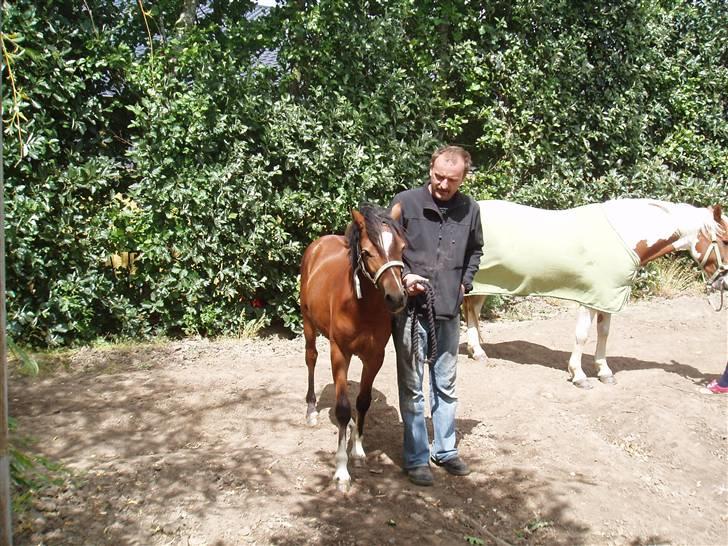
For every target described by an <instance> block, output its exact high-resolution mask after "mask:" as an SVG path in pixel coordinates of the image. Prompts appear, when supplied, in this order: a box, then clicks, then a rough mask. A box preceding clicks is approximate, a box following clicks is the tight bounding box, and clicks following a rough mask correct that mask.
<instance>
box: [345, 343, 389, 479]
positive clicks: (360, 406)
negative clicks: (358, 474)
mask: <svg viewBox="0 0 728 546" xmlns="http://www.w3.org/2000/svg"><path fill="white" fill-rule="evenodd" d="M381 345H384V344H381ZM382 362H384V351H383V350H382V351H377V352H376V354H374V355H366V356H362V370H361V381H360V382H359V395H358V396H357V397H356V423H355V424H354V423H352V425H353V426H352V431H351V457H352V458H353V459H354V464H356V465H361V464H362V463H363V462H364V459H365V458H366V454H365V453H364V445H363V443H364V422H365V420H366V416H367V411H369V406H371V403H372V387H373V386H374V378H375V377H376V376H377V373H379V370H380V368H381V367H382Z"/></svg>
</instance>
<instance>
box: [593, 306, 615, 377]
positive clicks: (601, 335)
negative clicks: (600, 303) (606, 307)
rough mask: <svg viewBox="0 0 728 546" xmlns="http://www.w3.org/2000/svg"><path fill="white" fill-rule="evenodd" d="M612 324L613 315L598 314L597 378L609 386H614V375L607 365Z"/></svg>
mask: <svg viewBox="0 0 728 546" xmlns="http://www.w3.org/2000/svg"><path fill="white" fill-rule="evenodd" d="M611 322H612V315H611V313H604V312H602V311H600V312H599V313H597V349H596V351H595V353H594V363H595V364H596V365H597V377H599V381H601V382H602V383H607V384H610V385H611V384H614V383H616V381H615V380H614V374H613V373H612V370H610V369H609V365H608V364H607V338H608V337H609V325H610V323H611Z"/></svg>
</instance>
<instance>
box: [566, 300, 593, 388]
mask: <svg viewBox="0 0 728 546" xmlns="http://www.w3.org/2000/svg"><path fill="white" fill-rule="evenodd" d="M594 315H596V311H594V310H593V309H590V308H588V307H584V306H583V305H580V306H579V310H578V311H577V312H576V329H575V330H576V331H575V333H574V337H575V340H574V350H573V351H572V352H571V357H570V358H569V373H570V374H571V382H572V383H573V384H574V385H576V386H577V387H580V388H582V389H591V388H592V386H591V385H589V381H588V380H587V378H586V374H585V373H584V370H582V369H581V357H582V355H583V354H584V346H585V345H586V342H587V340H588V339H589V329H590V328H591V325H592V322H593V321H594Z"/></svg>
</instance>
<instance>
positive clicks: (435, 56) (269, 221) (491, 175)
mask: <svg viewBox="0 0 728 546" xmlns="http://www.w3.org/2000/svg"><path fill="white" fill-rule="evenodd" d="M147 4H148V5H147ZM484 4H486V5H484ZM726 6H727V5H726V3H725V2H724V1H722V0H706V1H691V2H687V1H680V2H679V1H659V2H658V1H648V0H624V1H619V2H581V1H578V2H577V1H571V0H541V1H538V2H536V1H532V0H508V1H499V0H496V1H494V2H488V3H482V2H474V1H473V2H471V1H468V0H454V1H450V2H435V1H431V2H430V1H422V2H413V1H411V0H391V1H369V2H367V1H356V2H353V1H349V0H321V1H319V2H309V1H306V0H291V1H289V2H287V3H285V4H284V5H279V6H278V7H276V8H273V9H271V10H270V11H269V12H268V13H267V14H266V13H265V12H264V13H262V14H260V13H259V16H257V17H256V16H254V15H253V14H255V13H256V9H255V6H254V4H252V3H251V2H246V1H235V0H234V1H222V0H209V1H205V2H203V1H194V0H192V1H191V0H184V1H183V0H161V1H158V2H139V1H138V0H137V1H133V0H128V1H122V2H119V1H118V0H116V1H115V0H86V2H72V1H70V0H17V1H14V2H6V3H4V4H3V14H2V15H3V21H2V27H3V34H2V45H3V76H2V77H3V81H2V83H3V88H2V100H3V131H4V132H3V137H4V157H3V160H4V174H5V201H6V239H7V249H6V250H7V258H6V261H7V289H8V294H7V297H8V307H9V308H8V329H9V333H10V335H11V336H12V337H13V339H15V340H16V341H22V342H24V343H28V344H32V345H37V346H58V345H71V344H79V343H86V342H89V341H92V340H94V339H97V338H99V337H104V338H120V337H135V338H137V337H146V336H152V335H185V334H198V333H199V334H202V335H215V334H236V333H240V332H243V331H245V330H246V329H248V328H250V326H251V324H259V323H260V322H266V321H271V320H273V321H278V322H281V323H282V324H284V325H285V326H286V327H288V328H290V329H293V330H295V329H296V328H297V327H298V323H299V312H298V304H297V296H298V294H297V272H298V265H299V260H300V257H301V255H302V253H303V250H304V248H305V247H306V245H307V244H308V243H309V242H310V241H311V240H313V239H314V238H316V237H317V236H319V235H321V234H323V233H331V232H341V231H343V229H344V227H345V225H346V223H347V222H348V220H349V211H350V209H351V208H352V207H353V206H355V205H356V204H357V203H358V202H360V201H361V200H363V199H367V200H371V201H375V202H379V203H381V204H387V203H388V202H389V200H390V199H391V197H392V196H393V195H394V193H396V192H397V191H400V190H402V189H404V188H407V187H412V186H414V185H416V184H420V183H421V182H422V181H423V180H424V177H425V176H426V172H427V162H428V159H429V155H430V153H431V151H432V150H433V149H434V148H435V147H436V146H437V145H439V144H441V143H444V142H452V143H458V144H461V145H463V146H465V147H467V148H468V149H469V150H470V151H471V152H472V154H473V157H474V160H475V167H476V171H475V173H474V175H473V176H472V177H471V178H470V179H469V181H468V183H467V190H468V191H469V192H471V193H472V194H473V195H474V196H476V197H478V198H491V197H492V198H505V199H509V200H514V201H518V202H522V203H527V204H534V205H538V206H543V207H550V208H560V207H569V206H574V205H578V204H582V203H585V202H593V201H600V200H604V199H607V198H610V197H617V196H627V195H630V196H649V197H657V198H665V199H670V200H677V201H686V202H691V203H694V204H698V205H706V204H710V203H714V202H717V201H722V202H723V203H724V204H725V203H726V201H728V200H727V199H726V197H727V196H728V195H727V193H728V192H727V190H726V174H727V173H728V152H727V147H726V143H727V142H728V127H727V124H726V110H727V102H728V101H727V97H726V90H727V89H728V68H727V67H728V62H727V61H728V45H727V44H728V24H726V22H727V21H728V17H727V16H728V8H727V7H726ZM270 57H274V58H275V62H273V63H266V62H263V59H265V58H270Z"/></svg>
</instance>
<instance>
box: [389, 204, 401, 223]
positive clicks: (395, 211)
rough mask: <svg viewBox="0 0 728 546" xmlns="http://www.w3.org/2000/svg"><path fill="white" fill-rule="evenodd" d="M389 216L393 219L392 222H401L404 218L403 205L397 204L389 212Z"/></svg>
mask: <svg viewBox="0 0 728 546" xmlns="http://www.w3.org/2000/svg"><path fill="white" fill-rule="evenodd" d="M389 215H390V216H391V217H392V220H394V221H395V222H399V219H400V218H402V205H401V204H400V203H395V204H394V206H393V207H392V210H390V211H389Z"/></svg>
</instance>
